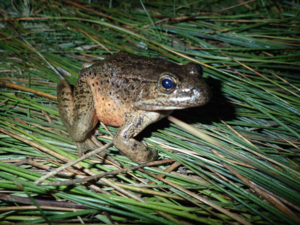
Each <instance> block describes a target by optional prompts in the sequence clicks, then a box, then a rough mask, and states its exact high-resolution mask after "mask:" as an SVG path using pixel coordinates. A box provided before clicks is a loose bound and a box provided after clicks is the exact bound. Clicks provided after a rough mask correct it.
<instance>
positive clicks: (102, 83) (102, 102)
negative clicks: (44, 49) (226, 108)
mask: <svg viewBox="0 0 300 225" xmlns="http://www.w3.org/2000/svg"><path fill="white" fill-rule="evenodd" d="M201 77H202V68H201V67H200V66H199V65H197V64H194V63H188V64H187V65H185V66H180V65H177V64H174V63H171V62H168V61H164V60H162V59H154V58H147V57H141V56H136V55H133V54H129V53H126V52H119V53H118V54H115V55H112V56H108V57H107V58H106V59H105V60H103V61H96V62H94V63H93V64H91V65H90V66H86V68H83V69H82V70H81V71H80V75H79V79H78V81H77V83H76V85H75V88H74V90H73V92H72V90H71V88H70V85H69V84H68V82H67V81H61V82H60V83H59V84H58V86H57V98H58V103H59V113H60V117H61V119H62V121H63V123H64V125H65V126H66V127H67V130H68V133H69V135H70V136H71V138H72V139H73V140H74V141H75V143H76V145H77V149H78V154H79V155H82V154H83V152H84V151H85V150H87V149H89V148H96V147H97V146H99V143H100V142H98V141H97V139H96V137H95V136H94V135H93V134H91V133H92V130H93V128H94V127H95V126H96V124H97V122H98V121H101V122H103V123H104V124H106V125H111V126H118V127H120V128H119V129H118V131H117V133H116V135H115V137H114V139H113V144H114V146H115V147H116V148H118V149H119V150H121V151H122V152H123V153H124V154H125V155H126V156H128V157H129V158H130V159H132V160H133V161H135V162H137V163H143V162H149V161H153V160H155V159H156V157H157V152H156V151H155V150H149V149H147V147H146V146H145V145H144V144H142V143H141V142H139V141H137V140H135V139H134V138H133V137H135V136H136V135H137V134H138V133H140V132H141V131H142V130H143V129H145V127H147V126H148V125H149V124H151V123H154V122H157V121H159V120H160V119H162V118H164V117H166V116H167V115H169V114H170V113H171V112H172V111H173V110H174V109H185V108H190V107H196V106H201V105H204V104H206V103H207V102H208V101H209V100H210V97H211V93H210V90H209V88H208V86H207V85H206V84H205V83H204V81H202V79H201Z"/></svg>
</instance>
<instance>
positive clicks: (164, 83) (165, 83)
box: [161, 78, 173, 89]
mask: <svg viewBox="0 0 300 225" xmlns="http://www.w3.org/2000/svg"><path fill="white" fill-rule="evenodd" d="M161 85H162V86H163V87H164V88H165V89H170V88H172V87H173V81H172V80H170V79H167V78H166V79H163V80H162V82H161Z"/></svg>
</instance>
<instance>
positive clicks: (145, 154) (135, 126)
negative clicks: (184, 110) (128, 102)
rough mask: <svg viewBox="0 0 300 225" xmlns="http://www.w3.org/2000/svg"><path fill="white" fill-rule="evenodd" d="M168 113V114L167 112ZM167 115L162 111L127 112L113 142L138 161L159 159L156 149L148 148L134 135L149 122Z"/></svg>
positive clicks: (129, 156) (144, 161)
mask: <svg viewBox="0 0 300 225" xmlns="http://www.w3.org/2000/svg"><path fill="white" fill-rule="evenodd" d="M166 115H167V114H166ZM164 116H165V115H162V113H160V112H150V111H149V112H148V111H135V112H130V113H126V116H125V122H124V124H123V125H122V126H121V127H120V128H119V129H118V131H117V133H116V135H115V137H114V140H113V143H114V145H115V147H116V148H118V149H119V150H121V151H122V152H123V153H124V154H125V155H126V156H127V157H128V158H130V159H131V160H133V161H135V162H137V163H146V162H150V161H153V160H155V159H157V152H156V150H154V149H147V147H146V146H145V145H143V144H142V143H141V142H138V141H137V140H135V139H134V138H133V137H134V136H136V135H137V134H138V133H140V132H141V131H142V130H143V129H144V128H145V127H147V126H148V125H149V124H151V123H154V122H156V121H158V120H160V119H161V118H163V117H164Z"/></svg>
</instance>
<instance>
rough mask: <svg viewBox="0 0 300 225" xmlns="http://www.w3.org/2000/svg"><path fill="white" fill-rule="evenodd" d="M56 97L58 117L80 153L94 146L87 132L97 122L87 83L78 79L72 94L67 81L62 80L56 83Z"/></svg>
mask: <svg viewBox="0 0 300 225" xmlns="http://www.w3.org/2000/svg"><path fill="white" fill-rule="evenodd" d="M57 99H58V108H59V114H60V118H61V120H62V122H63V123H64V125H65V126H66V128H67V131H68V133H69V135H70V137H71V138H72V139H73V140H74V141H75V143H76V146H77V150H78V154H79V155H82V154H83V153H84V151H85V150H87V148H93V147H94V146H93V145H92V144H91V143H90V142H91V140H89V138H90V135H91V134H89V133H90V131H91V130H92V129H93V128H94V127H95V126H96V124H97V122H98V119H97V116H96V110H95V106H94V100H93V95H92V91H91V89H90V88H89V86H88V84H87V83H84V82H82V81H80V80H78V82H77V84H76V86H75V88H74V95H73V93H72V89H71V87H70V85H69V83H68V82H67V81H65V80H63V81H61V82H60V83H59V84H58V85H57Z"/></svg>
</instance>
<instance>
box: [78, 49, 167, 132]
mask: <svg viewBox="0 0 300 225" xmlns="http://www.w3.org/2000/svg"><path fill="white" fill-rule="evenodd" d="M155 61H157V60H153V61H151V59H150V60H149V58H146V57H138V56H135V55H132V54H129V53H126V52H119V53H118V54H115V55H112V56H108V57H107V58H106V59H105V60H103V61H99V62H96V63H95V64H93V65H92V66H91V67H89V68H86V69H83V70H81V72H80V77H81V80H82V81H84V82H86V83H88V84H89V86H90V87H91V89H92V92H93V96H94V102H95V108H96V111H97V117H98V119H99V120H100V121H101V122H103V123H104V124H107V125H111V126H121V125H122V124H123V123H124V118H125V113H126V112H129V111H132V110H134V102H135V101H137V100H138V95H139V93H140V92H141V90H142V89H143V88H145V86H149V85H150V86H151V83H153V84H154V85H156V82H157V77H153V76H152V75H153V74H157V73H154V71H153V70H154V69H153V68H156V66H155V63H156V62H155ZM160 61H162V60H160ZM152 65H153V66H152ZM156 72H157V71H156ZM151 74H152V75H151ZM145 91H146V90H145Z"/></svg>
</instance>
